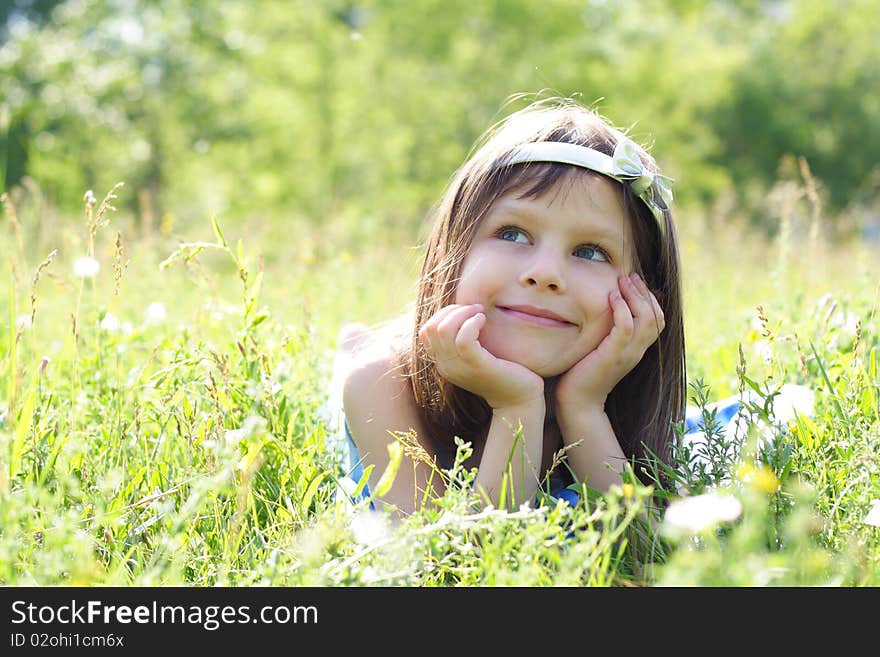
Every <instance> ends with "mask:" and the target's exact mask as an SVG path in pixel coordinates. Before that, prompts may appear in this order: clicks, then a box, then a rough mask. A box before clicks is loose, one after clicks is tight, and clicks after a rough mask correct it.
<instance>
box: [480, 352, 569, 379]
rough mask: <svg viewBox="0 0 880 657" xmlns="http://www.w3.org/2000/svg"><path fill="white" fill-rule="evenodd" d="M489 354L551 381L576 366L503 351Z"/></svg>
mask: <svg viewBox="0 0 880 657" xmlns="http://www.w3.org/2000/svg"><path fill="white" fill-rule="evenodd" d="M489 353H491V354H492V355H493V356H495V357H496V358H500V359H501V360H509V361H511V362H512V363H516V364H517V365H522V366H523V367H525V368H526V369H528V370H531V371H532V372H534V373H535V374H537V375H538V376H540V377H542V378H544V379H550V378H553V377H556V376H559V375H560V374H564V373H565V372H567V371H568V370H569V369H571V367H572V365H574V363H568V362H560V361H558V360H556V359H553V361H552V362H551V361H549V360H539V359H536V358H523V357H522V354H508V353H505V352H503V351H502V352H501V353H494V352H492V350H489Z"/></svg>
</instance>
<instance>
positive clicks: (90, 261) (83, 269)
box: [73, 256, 101, 278]
mask: <svg viewBox="0 0 880 657" xmlns="http://www.w3.org/2000/svg"><path fill="white" fill-rule="evenodd" d="M99 271H101V263H100V262H98V261H97V260H95V259H94V258H90V257H89V256H83V257H82V258H78V259H77V260H76V261H75V262H74V263H73V273H74V275H75V276H78V277H79V278H94V277H95V276H97V275H98V272H99Z"/></svg>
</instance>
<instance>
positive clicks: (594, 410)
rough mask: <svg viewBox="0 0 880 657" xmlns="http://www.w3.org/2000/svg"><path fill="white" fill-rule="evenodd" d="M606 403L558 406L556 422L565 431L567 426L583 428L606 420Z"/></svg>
mask: <svg viewBox="0 0 880 657" xmlns="http://www.w3.org/2000/svg"><path fill="white" fill-rule="evenodd" d="M607 417H608V416H607V415H606V414H605V403H604V401H603V402H587V403H584V404H578V405H569V406H565V405H562V404H557V405H556V420H557V422H558V423H559V426H560V428H562V429H563V430H564V429H565V427H566V426H573V425H577V426H583V425H586V424H592V423H594V422H595V421H597V420H601V419H605V418H607Z"/></svg>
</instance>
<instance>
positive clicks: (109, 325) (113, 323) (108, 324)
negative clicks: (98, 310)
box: [101, 313, 119, 333]
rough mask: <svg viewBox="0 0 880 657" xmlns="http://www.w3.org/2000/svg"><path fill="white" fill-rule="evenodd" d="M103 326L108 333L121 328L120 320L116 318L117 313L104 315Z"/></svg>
mask: <svg viewBox="0 0 880 657" xmlns="http://www.w3.org/2000/svg"><path fill="white" fill-rule="evenodd" d="M101 328H102V329H104V330H105V331H107V332H108V333H116V331H118V330H119V320H118V319H116V315H114V314H113V313H107V314H106V315H104V319H102V320H101Z"/></svg>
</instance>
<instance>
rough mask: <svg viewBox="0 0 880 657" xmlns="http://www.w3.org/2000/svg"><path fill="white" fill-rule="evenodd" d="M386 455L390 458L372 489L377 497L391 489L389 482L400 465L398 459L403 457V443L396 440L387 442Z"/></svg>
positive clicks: (395, 474) (392, 480)
mask: <svg viewBox="0 0 880 657" xmlns="http://www.w3.org/2000/svg"><path fill="white" fill-rule="evenodd" d="M388 456H389V457H390V459H391V460H390V461H388V465H387V466H386V467H385V472H383V473H382V476H381V477H380V478H379V483H377V484H376V490H375V491H374V493H375V495H376V496H378V497H382V496H383V495H385V494H386V493H387V492H388V491H389V490H391V484H393V483H394V478H395V477H396V476H397V469H398V468H399V467H400V461H401V459H402V458H403V445H401V444H400V443H399V442H397V441H395V442H393V443H389V444H388Z"/></svg>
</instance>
